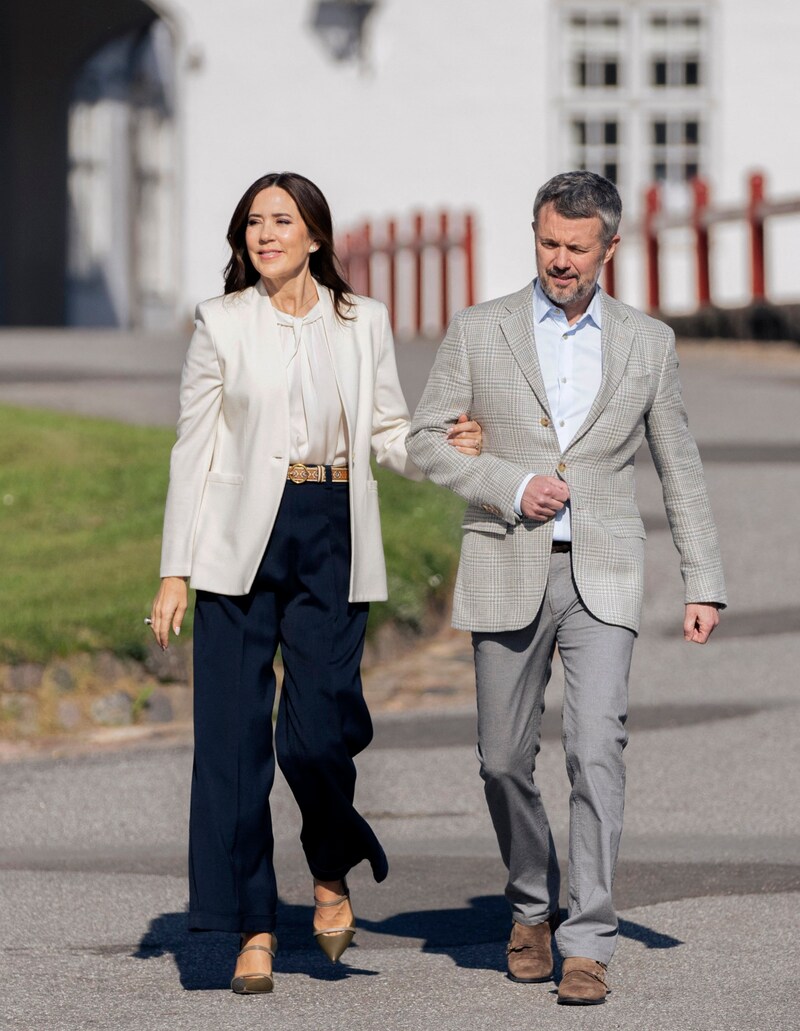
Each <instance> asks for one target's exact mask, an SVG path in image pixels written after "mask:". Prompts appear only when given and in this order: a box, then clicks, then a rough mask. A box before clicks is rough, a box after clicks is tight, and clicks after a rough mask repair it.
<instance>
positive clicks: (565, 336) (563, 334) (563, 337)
mask: <svg viewBox="0 0 800 1031" xmlns="http://www.w3.org/2000/svg"><path fill="white" fill-rule="evenodd" d="M568 336H569V333H562V334H561V339H562V340H566V339H567V337H568Z"/></svg>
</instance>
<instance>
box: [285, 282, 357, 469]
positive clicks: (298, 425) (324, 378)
mask: <svg viewBox="0 0 800 1031" xmlns="http://www.w3.org/2000/svg"><path fill="white" fill-rule="evenodd" d="M274 311H275V317H276V320H277V323H278V327H279V331H280V340H281V346H282V348H283V359H284V363H285V365H286V379H287V382H288V384H289V422H290V443H289V461H290V462H291V463H294V462H302V463H303V464H305V465H347V440H346V436H345V422H344V412H343V410H342V402H341V399H340V397H339V388H338V387H337V385H336V376H335V374H334V371H333V361H332V360H331V354H330V348H329V345H328V337H327V334H326V333H325V323H324V321H323V319H322V308H321V306H320V304H319V302H317V304H315V305H314V307H313V308H312V309H311V311H310V312H308V314H307V315H303V316H302V317H298V316H295V315H288V314H287V313H286V312H284V311H281V310H280V309H279V308H275V309H274Z"/></svg>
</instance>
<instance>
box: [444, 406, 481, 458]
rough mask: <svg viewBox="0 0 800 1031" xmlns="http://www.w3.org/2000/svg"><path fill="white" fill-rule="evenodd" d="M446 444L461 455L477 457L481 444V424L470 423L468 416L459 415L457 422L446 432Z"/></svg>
mask: <svg viewBox="0 0 800 1031" xmlns="http://www.w3.org/2000/svg"><path fill="white" fill-rule="evenodd" d="M447 442H448V443H449V444H452V445H453V447H455V448H458V450H459V451H460V452H461V454H462V455H479V454H480V453H481V445H482V443H483V430H482V429H481V424H480V423H479V422H472V421H470V418H469V416H468V415H459V417H458V422H457V423H456V424H455V425H454V426H451V427H450V429H449V430H448V431H447Z"/></svg>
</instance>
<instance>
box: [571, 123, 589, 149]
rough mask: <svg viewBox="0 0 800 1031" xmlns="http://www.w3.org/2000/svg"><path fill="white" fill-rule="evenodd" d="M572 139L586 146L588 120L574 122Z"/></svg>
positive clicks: (581, 145) (579, 144)
mask: <svg viewBox="0 0 800 1031" xmlns="http://www.w3.org/2000/svg"><path fill="white" fill-rule="evenodd" d="M572 139H573V142H574V143H577V144H578V146H580V147H585V146H586V122H578V121H575V122H573V123H572Z"/></svg>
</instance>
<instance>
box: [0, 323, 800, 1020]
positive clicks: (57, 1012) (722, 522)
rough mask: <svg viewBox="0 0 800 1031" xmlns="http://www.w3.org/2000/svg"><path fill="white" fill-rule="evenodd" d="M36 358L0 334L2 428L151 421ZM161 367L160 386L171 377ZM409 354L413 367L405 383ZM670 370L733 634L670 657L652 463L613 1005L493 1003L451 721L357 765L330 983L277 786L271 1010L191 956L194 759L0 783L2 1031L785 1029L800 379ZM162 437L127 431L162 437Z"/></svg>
mask: <svg viewBox="0 0 800 1031" xmlns="http://www.w3.org/2000/svg"><path fill="white" fill-rule="evenodd" d="M99 339H100V338H99V337H98V340H99ZM32 340H33V338H32V337H31V338H29V339H28V340H27V342H24V343H26V346H25V347H23V348H22V350H21V351H19V350H18V349H16V350H15V346H12V344H11V343H10V341H11V336H9V335H8V334H0V380H2V381H3V384H4V385H3V386H2V387H0V401H2V400H10V399H12V398H15V399H16V400H17V401H19V402H20V403H26V404H32V403H37V399H36V398H33V397H32V394H33V393H35V392H36V390H38V391H39V397H38V403H43V404H47V405H48V406H49V405H53V406H57V405H56V401H57V400H58V398H53V397H50V398H49V399H48V398H46V397H45V396H44V395H45V393H46V390H48V389H53V390H55V389H56V388H58V389H60V390H61V397H62V399H63V398H65V397H66V398H68V399H69V404H70V405H72V406H73V407H74V408H75V409H77V410H89V411H91V412H94V413H95V414H111V413H110V412H97V410H96V409H97V407H98V403H99V402H98V399H99V398H100V397H102V396H104V391H103V390H99V389H98V387H97V384H98V383H99V382H103V383H107V384H112V383H113V384H116V386H115V387H114V391H117V392H116V393H114V391H112V392H111V393H109V395H108V397H109V398H110V401H109V403H110V404H113V405H114V406H115V408H116V413H117V414H120V412H123V414H125V413H124V411H123V409H122V408H121V407H120V406H121V404H122V402H121V400H120V399H121V398H123V397H125V398H129V399H131V398H132V400H130V402H129V404H130V413H129V417H131V418H134V417H135V416H136V413H137V412H139V413H140V412H141V411H142V405H143V402H144V400H145V399H149V401H148V403H152V406H153V409H155V408H157V407H158V406H157V404H156V403H155V401H156V399H155V396H154V393H153V391H152V390H151V388H150V387H149V386H148V385H147V381H144V383H142V378H141V377H142V375H143V374H142V371H141V368H140V367H139V364H138V360H137V361H132V362H129V364H128V365H127V366H126V367H125V369H120V368H117V367H116V366H115V364H114V362H113V361H111V360H110V359H108V353H109V352H108V349H107V348H104V347H102V346H98V347H97V348H96V350H95V352H94V353H95V357H94V358H93V359H91V360H89V359H90V358H91V354H90V352H91V350H92V348H91V347H89V345H87V346H86V347H85V348H83V349H82V355H83V357H86V359H87V360H86V362H85V363H84V364H82V365H81V363H80V362H76V364H77V365H79V366H80V368H79V370H78V372H76V371H75V368H74V366H73V372H72V375H73V379H72V380H71V381H70V383H69V384H68V385H65V384H64V383H63V381H62V382H61V386H60V387H59V385H58V381H55V382H52V383H51V382H50V378H51V377H52V374H51V373H50V372H48V365H47V361H45V360H44V359H42V360H41V364H39V365H37V361H38V360H39V359H38V358H37V354H40V353H41V352H37V351H36V347H35V346H33V344H32ZM62 345H63V341H62ZM48 346H50V347H55V346H56V344H54V343H52V341H51V342H50V343H49V344H48ZM93 346H94V344H93V345H92V347H93ZM150 346H151V343H150V342H148V343H146V344H142V345H141V347H139V348H138V349H137V352H136V354H137V359H138V358H141V356H142V355H145V356H146V355H147V354H148V353H149V352H148V350H147V348H148V347H150ZM12 352H13V353H14V354H16V355H17V357H16V359H15V358H13V357H12V358H10V357H9V355H12ZM61 353H62V354H65V352H61ZM126 353H127V352H126ZM154 353H156V352H154ZM157 353H158V354H159V355H160V359H161V360H162V361H163V362H164V364H165V365H166V364H168V363H167V361H166V357H167V355H166V350H165V349H164V348H163V347H162V349H161V351H158V352H157ZM422 353H423V348H422V345H420V350H418V351H417V352H415V355H416V357H415V358H414V359H413V360H411V364H412V365H414V366H415V367H418V366H419V364H420V357H419V356H420V355H421V354H422ZM681 353H682V362H683V374H682V378H683V381H684V387H685V393H686V397H687V402H688V405H689V410H690V414H691V416H692V426H693V429H694V431H695V434H696V436H697V438H698V440H699V441H700V444H701V450H702V452H703V455H704V459H705V462H706V471H707V478H708V482H709V487H710V490H711V495H712V501H713V505H714V509H715V513H716V516H717V519H718V523H719V526H720V531H721V534H722V540H723V550H724V555H725V559H726V563H727V576H728V581H729V588H730V603H731V607H730V609H729V610H728V611H727V612H726V613H724V614H723V624H722V627H721V628H720V630H719V632H718V634H717V635H715V638H714V639H713V640H712V643H711V644H710V645H709V646H708V647H706V648H698V647H696V646H690V645H686V644H684V643H683V641H682V640H681V636H680V618H681V607H682V599H681V587H680V577H679V573H678V563H677V558H676V555H675V552H674V550H673V548H672V545H671V542H670V539H669V533H668V531H667V530H666V524H665V520H664V516H663V508H662V506H661V501H660V496H659V490H658V484H657V480H656V479H655V477H654V474H653V471H652V469H651V468H650V467H649V463H648V462H647V461H646V460H644V461H643V462H642V463H641V468H640V471H639V474H638V477H637V481H638V493H639V500H640V506H641V508H642V510H643V514H644V517H645V522H646V525H647V527H648V533H649V541H648V552H647V555H648V567H647V603H646V612H645V620H644V625H643V630H642V635H641V639H640V641H639V642H638V643H637V648H636V652H635V656H634V668H633V672H632V678H631V720H630V729H631V743H630V745H629V748H628V751H627V753H626V757H627V763H628V794H627V807H626V826H625V834H624V837H623V844H622V852H621V857H620V864H619V868H618V876H617V883H616V900H617V905H618V908H619V911H620V917H621V940H620V945H619V948H618V951H617V955H616V957H615V959H614V962H613V964H612V966H611V969H610V981H611V986H612V994H611V995H610V997H609V999H608V1002H607V1003H606V1005H605V1006H602V1007H597V1008H593V1009H579V1010H576V1009H573V1008H567V1007H557V1006H556V1005H555V997H554V986H553V985H552V984H545V985H516V984H512V983H511V982H509V981H508V980H507V979H506V978H505V977H504V976H503V969H504V949H503V943H504V940H505V938H506V936H507V932H508V913H507V909H506V905H505V902H504V900H503V897H502V887H503V882H504V878H503V869H502V866H501V864H500V861H499V859H498V857H497V854H496V846H495V843H494V839H493V834H492V830H491V827H490V825H489V821H488V817H487V815H486V812H485V805H484V801H483V797H482V790H481V782H480V779H479V777H478V774H477V761H476V758H475V754H474V716H473V714H472V712H471V710H463V709H460V710H452V711H445V712H439V713H422V714H420V713H410V714H404V715H402V716H391V717H390V716H384V717H381V718H379V719H378V720H377V721H376V738H375V741H374V743H373V745H372V746H371V747H370V748H369V749H368V750H367V752H366V753H364V755H363V756H362V757H360V760H359V771H360V775H359V785H358V791H359V804H360V806H361V808H362V810H363V811H364V812H365V813H366V814H368V815H369V817H370V819H371V820H372V821H373V824H374V826H375V828H376V830H377V831H378V833H379V835H380V837H381V838H382V840H383V842H384V844H385V846H386V848H387V851H388V853H389V857H390V864H391V873H390V877H389V879H388V880H387V881H386V882H385V883H384V884H383V885H375V884H374V883H372V882H371V881H370V880H369V877H368V874H367V872H366V871H364V870H361V869H358V870H356V871H355V872H354V874H353V876H352V877H351V888H352V890H353V896H354V904H355V908H356V913H357V916H358V918H359V928H360V929H359V932H358V935H357V939H356V941H357V945H356V946H354V947H352V948H351V949H350V950H348V952H347V953H346V954H345V957H344V962H343V963H342V964H341V965H340V966H339V967H332V966H331V965H330V964H328V962H327V960H325V958H324V957H323V956H322V954H321V953H320V952H319V951H318V949H317V948H316V946H315V944H314V942H313V940H312V937H311V907H310V905H309V901H310V898H311V885H310V879H309V876H308V873H307V871H306V870H305V867H304V863H303V859H302V855H301V852H300V849H299V845H298V830H299V827H298V820H297V814H296V810H295V808H294V806H293V803H292V800H291V798H290V797H289V794H288V791H287V789H286V787H285V784H284V783H283V782H282V781H279V782H278V784H277V786H276V789H275V796H274V813H275V824H276V827H277V832H278V833H277V867H278V875H279V883H280V890H281V910H280V918H279V921H280V922H279V928H278V937H279V941H280V948H279V952H278V958H277V960H276V964H275V971H276V987H275V992H274V994H273V995H272V996H269V997H263V998H240V997H235V996H233V995H232V994H231V993H230V992H229V991H228V990H227V985H228V981H229V978H230V973H231V968H232V963H233V955H234V948H235V946H234V943H233V941H232V940H231V939H230V937H226V936H222V935H192V936H190V935H188V934H187V933H186V932H185V929H184V927H185V918H184V912H185V907H186V900H187V892H186V879H185V848H186V799H187V790H188V781H189V774H190V769H191V753H190V749H189V747H188V745H187V744H183V743H180V742H177V743H172V744H169V745H165V744H163V743H158V742H153V743H152V744H151V745H150V746H138V747H136V748H128V749H125V750H120V751H118V752H104V753H103V754H97V755H86V756H78V757H73V758H70V759H62V760H53V759H50V758H47V757H41V758H38V759H27V760H25V761H19V762H15V763H11V764H6V765H4V766H0V828H2V832H1V833H0V1027H2V1028H3V1029H4V1031H5V1029H8V1031H39V1029H45V1028H46V1029H48V1031H50V1029H53V1031H61V1029H69V1031H74V1029H84V1028H85V1029H106V1028H108V1029H114V1031H128V1029H131V1031H133V1029H136V1031H150V1029H152V1031H161V1029H184V1028H185V1029H187V1031H188V1029H193V1031H194V1029H198V1031H204V1029H208V1031H226V1029H228V1028H231V1029H234V1028H235V1029H237V1031H239V1029H242V1031H243V1029H250V1028H259V1029H260V1028H262V1027H271V1028H276V1029H280V1031H294V1029H301V1028H302V1029H304V1031H308V1029H317V1028H319V1029H336V1031H338V1029H341V1031H362V1029H364V1031H367V1029H369V1031H373V1029H380V1031H401V1029H402V1031H414V1029H429V1028H431V1029H433V1028H436V1029H442V1031H450V1029H453V1031H456V1029H459V1031H460V1029H473V1028H475V1029H477V1028H481V1029H489V1031H494V1029H498V1031H500V1029H503V1031H505V1029H507V1028H511V1027H519V1026H523V1027H530V1028H537V1027H548V1028H558V1027H570V1028H571V1027H574V1026H577V1025H579V1024H580V1025H581V1026H584V1025H585V1026H589V1024H590V1025H591V1026H592V1027H593V1028H602V1029H605V1028H609V1029H610V1028H614V1029H631V1031H633V1029H636V1031H642V1029H644V1031H662V1029H663V1031H676V1029H677V1031H728V1029H731V1031H750V1029H753V1031H755V1029H757V1028H758V1029H761V1028H764V1027H769V1028H775V1029H779V1031H785V1029H792V1028H798V1027H800V1018H798V1006H800V989H798V977H797V966H798V931H797V928H798V926H800V894H799V892H800V807H799V806H798V804H797V798H798V758H799V757H798V751H799V749H798V730H800V704H798V686H797V685H798V673H797V671H798V669H800V632H798V631H800V600H799V599H798V587H797V585H798V583H800V549H798V547H797V542H796V537H797V531H796V527H797V518H796V512H797V508H798V500H800V467H799V466H798V458H800V419H798V396H799V395H800V353H798V352H794V351H789V350H786V349H769V348H768V349H762V350H760V351H759V350H756V349H749V348H740V347H739V348H734V349H728V350H726V351H723V350H720V349H717V348H713V347H711V348H699V347H685V348H682V349H681ZM20 355H21V357H20ZM87 356H88V357H87ZM104 359H108V360H107V362H106V364H105V365H104V364H103V360H104ZM15 361H16V364H15ZM402 363H403V360H402V359H401V367H402ZM63 364H64V365H65V366H66V365H67V364H69V363H68V362H67V360H66V357H64V359H63ZM177 365H179V362H177ZM10 368H14V369H16V370H17V371H16V374H15V375H16V378H15V379H14V381H13V382H9V380H10V379H13V377H12V376H11V375H10V373H9V372H8V370H9V369H10ZM126 370H127V371H126ZM176 371H177V366H175V365H174V363H173V368H172V369H171V371H170V370H167V369H166V368H164V369H161V370H160V372H159V376H160V377H163V383H162V386H163V385H164V384H165V383H166V382H167V381H170V382H172V389H174V375H175V373H176ZM34 373H35V376H33V374H34ZM78 373H80V375H79V374H78ZM32 376H33V378H32ZM92 377H94V378H92ZM104 377H105V378H104ZM170 377H173V379H172V380H170ZM417 378H419V374H418V373H417ZM159 382H161V380H159ZM82 384H86V386H85V387H84V386H83V385H82ZM92 384H94V387H92ZM137 384H139V386H137ZM68 387H69V389H68ZM25 391H29V393H27V394H25ZM56 392H57V391H56ZM409 393H410V394H413V390H412V389H409ZM163 394H164V396H166V394H167V390H166V386H164V389H163ZM22 395H24V397H23V396H22ZM81 396H83V397H84V401H81ZM86 398H88V399H89V400H86ZM157 415H158V413H155V414H153V413H150V414H149V415H148V417H147V419H140V420H138V421H169V419H167V417H166V415H165V414H164V412H162V413H161V415H158V417H156V416H157ZM170 418H171V416H170ZM560 691H561V683H560V676H559V673H558V671H556V674H555V676H554V679H553V683H552V684H551V686H550V688H549V689H548V714H547V717H546V721H547V722H546V734H545V742H544V747H543V749H542V753H541V756H540V782H541V784H542V790H543V794H544V797H545V799H546V802H547V805H548V809H549V811H550V814H551V819H552V823H553V827H554V832H555V834H556V839H557V844H558V847H559V851H560V853H561V854H562V855H565V854H566V834H567V783H566V775H565V773H564V768H563V754H562V751H561V747H560V743H559V740H558V736H559V728H558V711H559V695H560Z"/></svg>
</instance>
